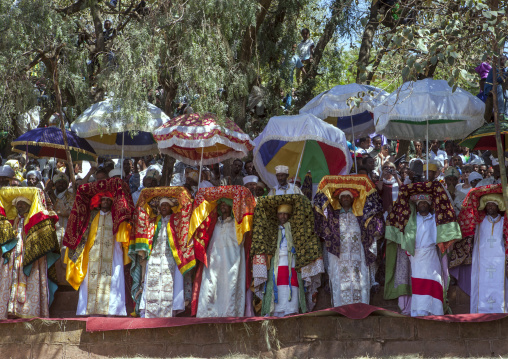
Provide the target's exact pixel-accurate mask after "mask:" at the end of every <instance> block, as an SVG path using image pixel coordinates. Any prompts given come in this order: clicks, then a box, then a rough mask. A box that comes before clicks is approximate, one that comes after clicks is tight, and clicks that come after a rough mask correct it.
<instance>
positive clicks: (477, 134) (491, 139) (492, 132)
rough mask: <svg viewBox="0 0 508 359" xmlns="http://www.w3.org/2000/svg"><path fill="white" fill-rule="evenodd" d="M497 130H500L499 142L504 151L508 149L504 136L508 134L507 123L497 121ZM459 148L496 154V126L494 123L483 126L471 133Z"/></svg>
mask: <svg viewBox="0 0 508 359" xmlns="http://www.w3.org/2000/svg"><path fill="white" fill-rule="evenodd" d="M499 128H500V129H501V141H502V142H503V148H504V149H505V151H506V150H507V149H508V142H507V141H506V135H507V134H508V122H507V121H499ZM459 146H462V147H467V148H470V149H471V150H473V151H477V150H481V151H485V150H490V151H496V152H497V145H496V125H495V123H494V122H492V123H488V124H486V125H483V126H482V127H480V128H479V129H477V130H476V131H473V132H471V133H470V134H469V135H468V136H467V137H466V138H465V139H464V140H462V142H460V143H459Z"/></svg>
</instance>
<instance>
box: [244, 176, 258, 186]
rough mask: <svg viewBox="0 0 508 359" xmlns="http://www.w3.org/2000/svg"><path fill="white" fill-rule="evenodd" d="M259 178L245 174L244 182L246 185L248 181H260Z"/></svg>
mask: <svg viewBox="0 0 508 359" xmlns="http://www.w3.org/2000/svg"><path fill="white" fill-rule="evenodd" d="M258 182H259V178H258V177H257V176H245V177H244V178H243V184H244V185H246V184H247V183H258Z"/></svg>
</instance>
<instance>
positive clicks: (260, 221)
mask: <svg viewBox="0 0 508 359" xmlns="http://www.w3.org/2000/svg"><path fill="white" fill-rule="evenodd" d="M285 203H287V204H290V205H291V206H292V207H293V214H292V215H291V218H290V219H289V223H290V224H291V234H292V236H293V242H294V246H295V249H296V269H297V270H300V269H301V268H302V267H305V266H306V265H308V264H310V263H312V262H314V261H315V260H316V259H318V258H321V257H322V255H323V253H322V249H321V242H320V240H319V238H318V236H317V235H316V232H315V231H314V213H313V211H312V204H311V202H310V201H309V199H308V198H307V197H305V196H303V195H300V194H286V195H282V196H268V197H261V198H259V199H258V203H257V205H256V210H255V211H254V229H253V234H252V247H251V256H252V257H253V256H255V255H257V254H267V255H274V254H275V250H276V247H277V236H278V228H279V221H278V219H277V208H278V207H279V206H280V205H281V204H285Z"/></svg>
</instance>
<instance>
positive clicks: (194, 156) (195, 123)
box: [154, 113, 254, 166]
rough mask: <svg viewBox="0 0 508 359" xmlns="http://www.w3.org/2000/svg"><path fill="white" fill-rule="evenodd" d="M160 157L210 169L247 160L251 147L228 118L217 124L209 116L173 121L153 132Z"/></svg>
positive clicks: (247, 136)
mask: <svg viewBox="0 0 508 359" xmlns="http://www.w3.org/2000/svg"><path fill="white" fill-rule="evenodd" d="M154 138H155V140H156V141H157V143H158V146H159V150H160V152H161V153H165V154H168V155H170V156H172V157H174V158H176V159H177V160H180V161H182V162H184V163H186V164H188V165H191V166H197V165H211V164H214V163H218V162H221V161H224V160H227V159H231V158H242V157H245V156H247V154H248V153H249V151H251V150H252V149H253V148H254V146H253V143H252V140H251V139H250V137H249V135H248V134H246V133H244V132H243V131H242V130H241V129H240V127H238V125H237V124H236V123H234V122H233V121H232V120H230V119H229V118H224V119H222V120H219V119H218V118H217V115H214V114H211V113H203V114H200V113H191V114H186V115H181V116H178V117H175V118H173V119H171V120H169V121H168V122H166V123H165V124H164V125H162V126H161V127H159V128H158V129H156V130H155V131H154Z"/></svg>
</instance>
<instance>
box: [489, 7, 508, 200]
mask: <svg viewBox="0 0 508 359" xmlns="http://www.w3.org/2000/svg"><path fill="white" fill-rule="evenodd" d="M491 9H492V10H493V11H497V10H498V9H499V3H498V1H497V0H492V2H491ZM499 20H500V19H499V17H498V22H499ZM498 33H499V30H498V28H497V27H495V30H494V34H492V37H493V39H492V45H493V46H492V47H493V50H494V54H496V55H497V54H499V48H498V45H497V38H498V36H497V35H498ZM500 68H501V66H500V62H499V56H494V66H492V77H493V79H492V80H493V81H492V95H493V96H492V97H493V102H494V103H493V104H494V123H495V126H496V145H497V159H498V161H499V173H500V175H501V186H502V187H503V199H504V203H505V206H508V192H507V189H508V187H507V180H506V167H505V162H504V150H503V142H502V140H501V128H500V126H499V106H498V103H497V91H498V88H497V70H498V69H500ZM503 117H504V112H503Z"/></svg>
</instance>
